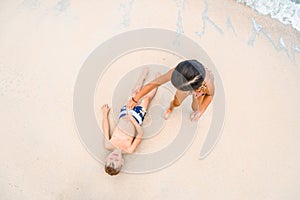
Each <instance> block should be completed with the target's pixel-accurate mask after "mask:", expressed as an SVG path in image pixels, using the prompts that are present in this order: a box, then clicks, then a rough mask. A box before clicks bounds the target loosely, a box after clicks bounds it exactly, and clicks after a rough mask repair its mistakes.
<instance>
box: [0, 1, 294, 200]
mask: <svg viewBox="0 0 300 200" xmlns="http://www.w3.org/2000/svg"><path fill="white" fill-rule="evenodd" d="M207 8H208V10H207V13H206V15H203V11H204V10H205V1H196V0H188V1H185V3H182V2H181V1H171V0H166V1H160V0H153V1H130V0H128V1H119V0H114V1H109V0H106V1H89V2H88V1H67V0H65V1H55V0H54V1H51V0H46V1H37V0H24V1H1V2H0V72H1V73H0V96H1V99H0V107H1V115H0V121H1V128H0V133H1V140H0V158H1V165H0V188H1V189H0V199H30V200H32V199H51V200H52V199H299V198H300V191H299V188H300V181H299V180H300V170H299V169H300V151H299V146H300V134H299V132H300V123H299V122H300V106H299V102H300V93H299V86H300V78H299V67H300V66H299V63H300V54H299V52H297V51H296V50H293V48H292V46H295V45H296V46H298V47H300V33H299V32H297V31H295V30H294V29H293V28H291V27H290V26H285V25H282V24H280V23H279V22H277V21H276V20H273V19H271V18H269V17H267V16H261V15H259V14H257V13H256V12H255V11H253V10H251V9H250V8H248V7H246V6H244V5H241V4H238V3H236V2H235V1H233V0H232V1H221V0H214V1H213V0H208V1H207ZM202 16H204V17H202ZM205 16H206V17H205ZM251 18H254V19H255V21H256V22H257V23H258V24H261V25H262V27H263V30H261V31H260V32H259V34H258V35H257V37H256V38H255V39H253V38H254V37H252V34H253V33H254V32H253V25H252V21H251ZM213 24H214V25H215V26H214V25H213ZM146 27H154V28H163V29H168V30H174V31H178V32H182V31H183V32H184V34H185V35H186V36H188V37H189V38H191V39H192V40H194V41H195V42H197V43H198V44H199V45H200V46H201V47H202V48H203V49H204V50H205V51H206V53H207V54H208V55H209V56H210V58H211V59H212V61H213V62H214V64H215V65H216V67H217V70H218V72H219V74H220V76H221V78H222V81H223V86H224V90H225V95H226V119H225V123H224V128H223V132H222V137H221V138H220V140H219V142H218V143H217V145H216V147H215V148H214V149H213V151H212V152H211V154H210V155H209V156H208V157H206V158H205V159H203V160H199V152H200V149H201V145H202V144H203V142H204V140H205V136H206V130H207V129H208V127H209V123H210V117H211V116H212V112H211V108H210V109H209V110H208V111H207V113H206V115H205V116H204V118H202V119H201V121H200V122H199V128H198V130H199V132H198V135H197V137H196V139H195V141H194V142H193V144H192V145H191V148H190V149H189V150H188V151H187V152H186V153H185V154H184V156H183V157H181V158H180V159H179V160H178V161H177V162H175V163H174V164H173V165H171V166H169V167H167V168H165V169H163V170H160V171H157V172H154V173H148V174H140V175H133V174H127V173H121V174H119V175H118V176H116V177H110V176H108V175H107V174H106V173H105V172H104V170H103V166H102V164H101V163H99V162H97V161H96V160H95V159H94V158H93V157H92V156H91V155H90V154H89V153H88V152H87V151H86V149H85V148H84V147H83V145H82V144H81V141H80V139H79V136H78V134H77V130H76V126H75V123H74V116H73V107H72V106H73V105H72V103H73V99H72V98H73V92H74V84H75V81H76V77H77V75H78V73H79V70H80V68H81V66H82V64H83V62H84V61H85V60H86V59H87V57H88V56H89V54H90V53H91V52H92V51H93V50H94V49H95V48H96V47H97V46H99V45H100V44H101V43H102V42H104V41H106V40H107V39H109V38H111V37H112V36H113V35H116V34H119V33H122V32H125V31H129V30H135V29H141V28H146ZM263 31H264V32H265V33H269V34H270V36H272V40H271V39H270V38H268V37H266V36H267V34H264V33H263ZM197 32H198V33H203V34H202V35H199V34H196V33H197ZM280 37H282V39H283V41H284V42H285V44H286V49H284V48H282V49H281V50H278V49H276V48H275V46H278V47H279V46H280V42H279V38H280ZM251 38H252V40H251ZM249 40H250V41H249ZM272 42H273V43H272ZM251 44H252V45H251ZM281 44H283V43H281ZM156 54H158V52H156ZM145 55H148V54H145ZM135 56H137V57H138V59H135ZM135 56H134V54H133V55H131V57H130V56H129V57H127V60H126V62H124V63H126V66H128V67H126V68H123V69H125V71H126V70H127V71H130V70H131V69H132V68H134V66H135V65H136V64H138V63H139V64H140V63H143V62H145V61H147V63H148V62H151V59H149V57H147V56H145V57H141V55H135ZM153 56H155V52H154V53H153ZM159 56H161V55H158V57H159ZM166 56H167V55H166ZM169 60H172V58H170V59H169ZM174 60H176V59H174ZM167 61H168V59H167ZM167 61H166V63H163V61H160V60H158V59H155V58H153V63H158V62H162V64H166V65H168V64H169V63H167ZM117 64H118V63H116V65H117ZM130 67H131V68H130ZM111 70H112V73H114V74H116V76H118V77H122V71H120V70H118V69H117V68H113V67H112V68H111ZM124 73H125V72H124ZM117 80H118V79H114V82H113V84H112V85H111V86H110V87H107V88H106V89H104V91H103V90H102V91H103V92H106V93H107V101H109V98H110V97H111V95H112V91H111V89H114V86H116V84H117V82H116V81H117ZM103 81H104V82H103V83H104V84H105V83H107V82H108V81H106V82H105V80H103ZM97 98H99V96H97V95H96V96H95V102H96V103H95V104H99V106H100V105H101V104H102V103H104V102H105V101H106V99H97ZM98 100H99V101H98ZM102 101H103V102H102ZM96 107H97V105H96ZM182 109H189V105H188V104H187V105H186V106H184V107H182ZM95 112H96V113H97V110H95ZM176 112H177V113H180V112H179V111H176ZM96 115H97V114H96ZM97 119H101V116H99V113H98V115H97ZM178 119H179V120H180V116H179V115H176V113H174V115H172V119H170V120H171V122H172V120H173V121H174V124H176V122H177V121H176V120H178ZM169 123H170V122H169ZM177 129H178V127H176V126H167V127H166V130H168V131H174V132H176V130H177ZM160 137H161V138H160V140H158V141H161V143H158V144H154V143H153V145H151V142H145V143H144V144H143V143H142V144H141V148H140V149H139V151H140V152H143V151H145V152H147V151H148V150H150V151H151V150H153V149H156V148H161V147H163V145H165V144H166V143H167V141H168V139H170V140H171V139H172V137H170V138H168V136H167V135H161V136H160ZM143 145H144V146H143Z"/></svg>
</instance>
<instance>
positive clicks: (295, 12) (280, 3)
mask: <svg viewBox="0 0 300 200" xmlns="http://www.w3.org/2000/svg"><path fill="white" fill-rule="evenodd" d="M237 2H239V3H244V4H246V5H247V6H249V7H251V8H253V9H255V10H256V11H258V12H259V13H261V14H263V15H270V16H271V17H272V18H275V19H278V20H279V21H281V22H282V23H283V24H291V25H292V26H293V27H294V28H295V29H296V30H298V31H300V4H298V3H299V0H294V2H292V1H291V0H237Z"/></svg>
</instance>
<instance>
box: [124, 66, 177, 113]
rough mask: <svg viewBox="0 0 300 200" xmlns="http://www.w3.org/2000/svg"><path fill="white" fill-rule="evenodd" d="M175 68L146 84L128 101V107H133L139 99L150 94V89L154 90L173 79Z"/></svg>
mask: <svg viewBox="0 0 300 200" xmlns="http://www.w3.org/2000/svg"><path fill="white" fill-rule="evenodd" d="M173 71H174V69H170V70H169V71H168V72H167V73H165V74H163V75H161V76H159V77H157V78H155V79H154V80H152V81H151V82H150V83H148V84H146V85H145V86H144V87H143V88H142V89H141V90H140V91H139V92H138V93H136V95H135V96H133V97H132V98H131V99H130V100H129V101H128V102H127V107H128V108H129V109H132V108H133V107H134V106H136V104H137V103H138V101H139V100H140V99H141V98H142V97H143V96H145V95H146V94H148V93H149V92H150V91H152V90H153V89H154V88H156V87H159V86H160V85H162V84H164V83H166V82H168V81H170V80H171V76H172V73H173Z"/></svg>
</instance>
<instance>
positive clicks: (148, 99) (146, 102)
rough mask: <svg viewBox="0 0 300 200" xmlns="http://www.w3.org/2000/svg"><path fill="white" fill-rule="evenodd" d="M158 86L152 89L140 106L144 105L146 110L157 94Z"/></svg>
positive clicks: (158, 74)
mask: <svg viewBox="0 0 300 200" xmlns="http://www.w3.org/2000/svg"><path fill="white" fill-rule="evenodd" d="M158 76H160V73H156V77H158ZM156 91H157V88H154V89H153V90H151V91H150V92H149V93H148V94H147V95H146V96H145V97H144V98H143V100H142V102H141V103H140V106H142V107H143V108H144V109H145V110H147V109H148V106H149V104H150V103H151V101H152V99H153V97H154V96H155V94H156Z"/></svg>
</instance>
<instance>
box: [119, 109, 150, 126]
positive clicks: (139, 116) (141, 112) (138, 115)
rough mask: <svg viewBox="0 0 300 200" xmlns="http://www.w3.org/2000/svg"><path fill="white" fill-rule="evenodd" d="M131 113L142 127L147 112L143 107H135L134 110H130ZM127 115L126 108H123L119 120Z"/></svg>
mask: <svg viewBox="0 0 300 200" xmlns="http://www.w3.org/2000/svg"><path fill="white" fill-rule="evenodd" d="M129 112H130V114H131V115H132V117H133V118H134V119H135V120H136V122H137V123H138V124H139V125H140V126H141V125H142V123H143V121H144V118H145V115H146V110H145V109H144V108H143V107H142V106H135V107H134V108H133V109H132V110H129ZM125 115H127V111H126V106H123V107H122V108H121V111H120V115H119V119H120V118H121V117H124V116H125Z"/></svg>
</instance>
